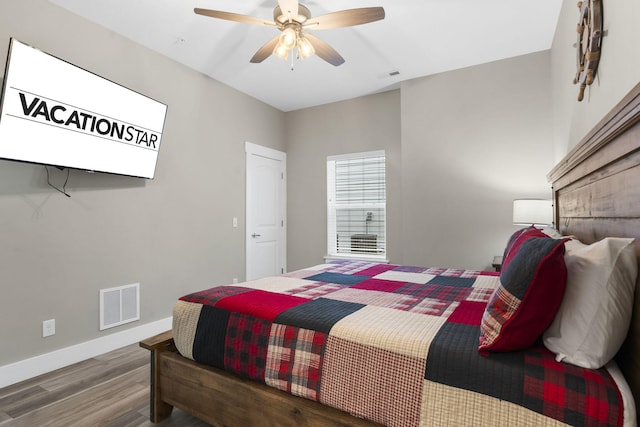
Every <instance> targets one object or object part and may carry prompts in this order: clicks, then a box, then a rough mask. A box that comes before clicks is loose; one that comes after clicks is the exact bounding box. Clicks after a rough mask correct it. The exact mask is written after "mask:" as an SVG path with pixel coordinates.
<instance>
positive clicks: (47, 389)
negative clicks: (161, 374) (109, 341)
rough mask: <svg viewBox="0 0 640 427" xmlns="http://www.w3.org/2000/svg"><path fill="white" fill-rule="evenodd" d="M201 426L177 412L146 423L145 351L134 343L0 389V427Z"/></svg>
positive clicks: (199, 423)
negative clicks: (156, 421)
mask: <svg viewBox="0 0 640 427" xmlns="http://www.w3.org/2000/svg"><path fill="white" fill-rule="evenodd" d="M36 426H37V427H41V426H42V427H44V426H51V427H58V426H60V427H71V426H78V427H86V426H91V427H93V426H108V427H142V426H159V427H177V426H180V427H204V426H208V424H206V423H204V422H202V421H200V420H198V419H197V418H195V417H192V416H191V415H189V414H186V413H184V412H182V411H180V410H178V409H174V410H173V414H172V416H171V417H170V418H169V419H167V420H164V421H163V422H161V423H158V424H152V423H151V422H150V421H149V352H148V351H147V350H144V349H142V348H140V347H139V346H138V344H133V345H130V346H127V347H124V348H122V349H119V350H115V351H112V352H110V353H107V354H104V355H102V356H98V357H95V358H93V359H89V360H85V361H83V362H80V363H77V364H75V365H72V366H69V367H66V368H62V369H59V370H57V371H54V372H51V373H48V374H45V375H42V376H40V377H36V378H32V379H29V380H26V381H23V382H21V383H18V384H14V385H11V386H9V387H5V388H3V389H0V427H36Z"/></svg>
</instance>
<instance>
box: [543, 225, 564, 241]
mask: <svg viewBox="0 0 640 427" xmlns="http://www.w3.org/2000/svg"><path fill="white" fill-rule="evenodd" d="M542 232H543V233H544V234H546V235H547V236H549V237H551V238H552V239H562V238H563V237H565V236H563V235H562V234H560V232H559V231H558V230H556V229H555V228H553V227H544V228H543V229H542Z"/></svg>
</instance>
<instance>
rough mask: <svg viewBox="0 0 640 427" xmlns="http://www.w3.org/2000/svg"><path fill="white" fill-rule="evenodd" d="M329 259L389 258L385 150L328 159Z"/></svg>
mask: <svg viewBox="0 0 640 427" xmlns="http://www.w3.org/2000/svg"><path fill="white" fill-rule="evenodd" d="M327 197H328V203H327V218H328V221H327V236H328V237H327V242H328V248H327V250H328V254H329V256H348V257H349V258H359V257H362V258H385V257H386V235H387V233H386V171H385V153H384V151H373V152H367V153H355V154H348V155H342V156H330V157H328V158H327Z"/></svg>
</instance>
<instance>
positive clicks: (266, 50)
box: [249, 35, 280, 64]
mask: <svg viewBox="0 0 640 427" xmlns="http://www.w3.org/2000/svg"><path fill="white" fill-rule="evenodd" d="M279 38H280V36H279V35H278V36H275V37H274V38H272V39H271V40H269V41H268V42H266V43H265V44H264V46H262V47H261V48H260V49H258V51H257V52H256V54H255V55H253V58H251V60H250V61H249V62H251V63H252V64H258V63H260V62H262V61H264V60H265V59H267V58H268V57H269V56H270V55H271V54H272V53H273V49H274V48H275V47H276V45H277V44H278V39H279Z"/></svg>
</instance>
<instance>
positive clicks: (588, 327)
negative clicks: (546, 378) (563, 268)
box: [543, 237, 638, 369]
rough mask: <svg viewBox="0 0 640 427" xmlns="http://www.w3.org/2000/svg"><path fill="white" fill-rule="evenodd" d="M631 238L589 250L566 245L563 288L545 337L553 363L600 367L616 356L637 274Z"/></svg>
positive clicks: (574, 243)
mask: <svg viewBox="0 0 640 427" xmlns="http://www.w3.org/2000/svg"><path fill="white" fill-rule="evenodd" d="M633 241H634V239H624V238H614V237H607V238H605V239H603V240H600V241H599V242H596V243H593V244H591V245H585V244H583V243H581V242H579V241H577V240H572V241H569V242H567V243H566V244H565V248H566V252H565V263H566V265H567V288H566V291H565V295H564V299H563V301H562V304H561V305H560V310H559V311H558V314H557V315H556V317H555V319H554V321H553V322H552V323H551V326H549V328H548V329H547V330H546V331H545V332H544V334H543V342H544V344H545V346H546V347H547V348H548V349H549V350H551V351H552V352H554V353H556V360H558V361H565V362H568V363H571V364H574V365H577V366H581V367H584V368H590V369H596V368H600V367H602V366H604V365H605V364H606V363H607V362H609V361H610V360H611V359H612V358H613V356H615V354H616V353H617V352H618V350H619V349H620V346H621V345H622V343H623V341H624V339H625V337H626V335H627V332H628V329H629V324H630V322H631V311H632V309H633V293H634V289H635V284H636V278H637V274H638V265H637V261H636V255H635V247H634V244H633Z"/></svg>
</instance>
